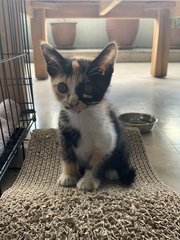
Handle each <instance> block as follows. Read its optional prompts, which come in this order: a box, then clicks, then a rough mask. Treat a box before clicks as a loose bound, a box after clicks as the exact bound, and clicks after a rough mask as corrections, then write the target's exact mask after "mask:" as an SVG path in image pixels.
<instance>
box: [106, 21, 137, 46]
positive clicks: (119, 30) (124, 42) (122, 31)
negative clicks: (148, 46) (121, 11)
mask: <svg viewBox="0 0 180 240" xmlns="http://www.w3.org/2000/svg"><path fill="white" fill-rule="evenodd" d="M138 28H139V19H109V18H108V19H106V31H107V35H108V38H109V41H116V42H117V44H118V45H119V48H124V49H128V48H132V45H133V43H134V40H135V38H136V35H137V32H138Z"/></svg>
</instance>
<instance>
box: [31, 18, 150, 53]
mask: <svg viewBox="0 0 180 240" xmlns="http://www.w3.org/2000/svg"><path fill="white" fill-rule="evenodd" d="M62 21H63V20H62V19H48V20H47V28H48V41H49V43H50V44H52V45H54V41H53V38H52V34H51V26H50V24H49V23H50V22H62ZM67 21H75V22H77V34H76V40H75V44H74V46H75V47H76V48H103V47H104V46H105V45H106V44H107V43H108V37H107V34H106V25H105V19H68V20H67ZM28 22H29V21H28ZM29 34H30V31H29ZM152 36H153V20H152V19H141V20H140V25H139V31H138V34H137V37H136V40H135V42H134V47H136V48H151V46H152ZM30 47H31V39H30Z"/></svg>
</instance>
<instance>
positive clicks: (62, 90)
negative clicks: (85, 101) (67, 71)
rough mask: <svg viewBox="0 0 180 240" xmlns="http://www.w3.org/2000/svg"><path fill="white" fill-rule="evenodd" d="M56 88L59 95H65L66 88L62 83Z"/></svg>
mask: <svg viewBox="0 0 180 240" xmlns="http://www.w3.org/2000/svg"><path fill="white" fill-rule="evenodd" d="M57 88H58V91H59V92H61V93H66V92H67V91H68V86H67V85H66V84H65V83H63V82H61V83H59V84H58V86H57Z"/></svg>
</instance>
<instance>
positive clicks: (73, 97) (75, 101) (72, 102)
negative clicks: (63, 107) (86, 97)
mask: <svg viewBox="0 0 180 240" xmlns="http://www.w3.org/2000/svg"><path fill="white" fill-rule="evenodd" d="M78 103H79V100H78V98H77V96H76V95H70V96H69V97H68V104H69V105H70V106H71V107H74V106H76V105H78Z"/></svg>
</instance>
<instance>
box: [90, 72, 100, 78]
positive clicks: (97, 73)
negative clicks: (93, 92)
mask: <svg viewBox="0 0 180 240" xmlns="http://www.w3.org/2000/svg"><path fill="white" fill-rule="evenodd" d="M94 75H99V72H95V73H92V74H90V75H88V76H89V77H92V76H94Z"/></svg>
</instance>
